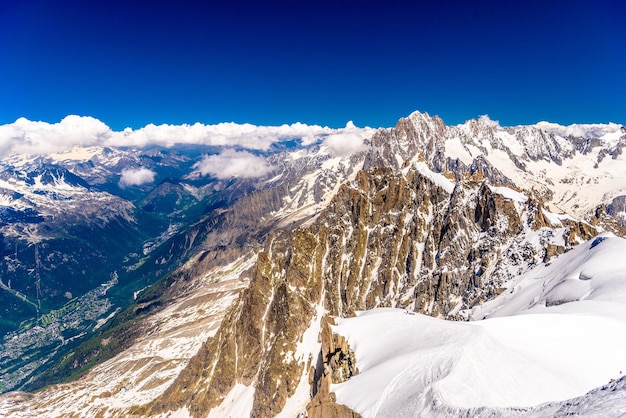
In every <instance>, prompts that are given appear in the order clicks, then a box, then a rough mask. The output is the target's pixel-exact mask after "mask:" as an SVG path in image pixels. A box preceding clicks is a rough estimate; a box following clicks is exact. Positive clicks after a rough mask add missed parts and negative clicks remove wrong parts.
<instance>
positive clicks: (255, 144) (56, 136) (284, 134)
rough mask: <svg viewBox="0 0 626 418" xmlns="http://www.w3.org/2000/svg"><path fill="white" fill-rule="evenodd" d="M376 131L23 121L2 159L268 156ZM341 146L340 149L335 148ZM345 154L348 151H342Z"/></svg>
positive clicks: (4, 140)
mask: <svg viewBox="0 0 626 418" xmlns="http://www.w3.org/2000/svg"><path fill="white" fill-rule="evenodd" d="M373 132H374V129H371V128H357V127H355V126H354V124H352V122H349V123H348V124H347V125H346V127H345V128H341V129H332V128H328V127H321V126H318V125H305V124H303V123H300V122H296V123H293V124H291V125H286V124H285V125H280V126H256V125H252V124H249V123H245V124H237V123H232V122H229V123H219V124H216V125H203V124H201V123H195V124H193V125H187V124H183V125H167V124H163V125H158V126H157V125H154V124H149V125H146V126H145V127H143V128H141V129H137V130H133V129H130V128H126V129H124V130H123V131H121V132H117V131H113V130H111V129H110V128H109V127H108V126H107V125H105V124H104V123H102V122H101V121H99V120H98V119H95V118H92V117H89V116H76V115H70V116H67V117H65V118H64V119H63V120H62V121H61V122H58V123H47V122H33V121H29V120H27V119H25V118H20V119H18V120H17V121H15V122H14V123H11V124H7V125H0V158H2V157H6V156H8V155H12V154H22V153H27V154H35V155H36V154H39V155H41V154H49V153H52V152H62V151H66V150H70V149H72V148H73V147H74V146H77V145H81V146H92V145H99V146H137V147H143V146H147V145H160V146H165V147H171V146H174V145H176V144H198V145H213V146H224V147H235V146H237V147H241V148H246V149H251V150H261V151H267V150H269V149H270V147H271V146H272V144H274V143H277V142H281V141H285V140H288V139H298V138H301V139H302V142H301V143H302V145H303V146H308V145H311V144H314V143H315V142H317V141H322V140H324V139H330V142H329V143H330V144H331V145H332V144H333V143H334V142H335V141H338V138H334V139H333V136H335V135H345V134H354V135H357V136H359V137H361V138H364V137H370V136H371V135H372V133H373ZM336 145H338V144H336ZM330 148H332V149H335V148H333V147H332V146H331V147H330ZM339 148H341V150H340V151H345V146H339Z"/></svg>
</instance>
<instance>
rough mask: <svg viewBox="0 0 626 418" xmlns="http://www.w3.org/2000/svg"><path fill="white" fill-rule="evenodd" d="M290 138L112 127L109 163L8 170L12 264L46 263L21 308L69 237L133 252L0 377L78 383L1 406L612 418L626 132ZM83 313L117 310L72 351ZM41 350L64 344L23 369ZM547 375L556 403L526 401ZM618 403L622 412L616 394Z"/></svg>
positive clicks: (28, 275)
mask: <svg viewBox="0 0 626 418" xmlns="http://www.w3.org/2000/svg"><path fill="white" fill-rule="evenodd" d="M24 123H25V122H23V121H22V123H21V125H20V126H22V125H24ZM155 128H158V127H153V128H151V129H155ZM296 128H297V129H296V130H297V131H298V132H299V135H301V136H297V135H294V134H293V132H295V131H294V128H293V127H292V128H290V131H291V132H292V135H291V136H289V135H287V136H279V135H277V136H276V138H275V139H268V138H269V137H268V134H267V132H273V131H272V129H270V128H261V127H260V128H259V134H258V138H259V140H260V141H266V143H268V144H270V145H268V146H266V147H264V148H263V149H259V148H250V147H247V146H246V145H245V144H250V143H251V142H250V138H254V137H255V133H254V131H253V130H252V131H251V130H249V129H248V127H246V129H243V128H242V129H239V128H237V127H236V126H229V129H231V130H233V131H236V132H241V135H244V136H245V138H244V139H235V140H233V144H235V145H234V146H226V147H224V143H223V142H222V143H221V144H220V145H215V143H216V142H215V141H216V140H215V137H211V140H210V141H209V140H205V139H198V141H197V142H198V143H197V144H195V145H194V144H193V143H190V142H189V141H188V140H186V141H187V142H185V145H184V146H178V147H177V146H174V147H171V146H169V145H168V146H166V145H163V143H164V140H163V137H162V136H159V135H154V133H152V135H153V136H155V137H159V138H161V139H160V141H162V142H161V143H159V144H158V145H145V144H144V145H143V146H137V145H135V146H133V147H119V146H114V145H111V142H112V138H116V137H115V135H114V134H111V133H107V132H105V134H101V135H100V136H98V138H99V137H101V136H103V135H104V136H107V135H108V137H107V138H109V139H108V140H107V141H108V142H107V144H105V145H106V146H105V145H93V144H89V146H77V147H74V148H72V149H70V150H66V151H59V150H55V153H51V154H47V155H44V156H33V155H28V156H27V155H23V154H21V155H13V156H10V157H7V158H5V159H4V160H3V162H2V164H3V166H2V167H3V170H2V173H0V176H2V177H1V179H2V182H3V183H1V184H0V185H1V186H2V188H3V190H6V191H3V194H2V196H4V197H2V199H3V200H2V203H3V207H2V210H3V211H4V212H0V213H4V214H5V215H3V217H2V218H1V219H2V220H3V221H4V223H5V224H6V225H4V226H2V229H0V232H1V233H2V234H3V236H4V237H5V241H6V240H7V239H8V238H7V237H11V240H12V241H10V242H9V245H6V244H5V248H7V251H6V255H5V257H4V260H5V263H6V265H7V266H9V265H11V264H9V261H10V259H11V255H10V254H9V253H10V252H11V251H10V250H11V249H13V247H14V246H15V245H16V244H15V243H17V246H18V247H20V246H22V247H23V248H25V249H29V250H30V251H31V252H32V253H33V255H35V254H37V258H39V259H40V260H41V261H39V262H38V263H33V264H32V265H31V266H30V267H29V266H28V261H27V258H26V257H22V258H21V259H19V260H18V261H19V263H20V265H22V266H23V271H24V272H25V274H24V275H23V277H22V278H20V279H18V278H17V276H15V277H14V278H13V279H12V283H11V285H9V286H7V285H6V281H5V280H4V278H3V284H4V288H3V292H4V293H5V294H4V296H6V297H7V300H11V301H13V302H12V303H14V305H15V304H23V303H27V299H29V297H30V300H31V302H34V303H35V304H37V300H41V301H44V299H45V297H41V296H40V293H39V290H37V289H35V293H34V294H35V296H37V298H33V297H32V295H33V292H32V290H33V289H32V288H34V285H33V284H31V285H30V286H31V287H28V286H25V285H24V283H35V282H37V280H40V281H39V282H38V283H39V284H38V286H41V284H42V283H44V281H43V280H41V279H40V278H41V277H42V274H41V272H42V271H44V266H47V267H46V268H47V269H48V270H50V267H49V266H50V264H51V263H48V264H46V263H47V262H48V260H49V259H50V258H45V257H42V254H43V251H44V249H45V246H46V245H48V246H50V245H52V244H51V243H53V242H54V240H55V239H58V235H59V233H58V231H64V232H63V234H62V235H63V238H64V239H67V237H68V236H69V237H70V240H79V239H84V237H85V231H92V232H86V234H91V235H92V236H100V237H102V236H104V237H107V236H108V237H114V236H116V233H106V234H103V233H101V232H96V229H94V228H95V226H94V225H99V226H98V227H99V228H103V225H108V223H107V221H108V222H111V221H110V220H111V219H116V220H119V221H117V225H119V229H120V230H121V231H135V232H133V235H134V238H133V239H127V238H121V237H122V236H121V235H118V237H119V238H120V239H122V240H123V241H124V242H125V243H126V245H127V248H124V249H123V250H122V251H120V253H119V254H118V255H117V256H116V257H117V259H115V260H114V259H110V260H109V261H108V262H107V263H105V264H106V269H108V270H105V269H104V268H103V271H107V273H111V274H110V275H109V274H107V275H106V276H105V277H104V279H102V280H100V281H95V282H94V285H95V286H96V287H100V284H104V285H105V286H104V287H103V288H102V289H105V288H106V289H107V290H105V291H104V293H102V292H100V293H97V294H96V293H89V292H90V290H89V288H88V287H87V288H85V289H84V291H83V295H86V296H84V298H83V299H79V300H78V302H80V303H76V301H75V300H74V299H73V298H75V297H76V295H74V294H73V293H72V295H71V296H72V297H73V298H68V300H69V302H67V303H66V304H62V306H61V307H58V306H57V307H52V305H51V307H49V308H48V311H47V312H45V311H44V308H45V306H44V308H42V309H41V312H42V313H45V314H46V315H42V317H43V318H45V320H40V319H36V321H37V322H34V323H32V325H31V326H30V327H28V329H26V330H25V329H21V330H20V329H18V328H19V327H17V326H16V327H15V330H14V331H12V333H11V334H9V335H8V337H7V336H5V339H4V342H3V348H4V349H5V351H6V352H7V353H11V354H10V355H8V356H5V357H4V358H0V362H3V363H2V364H3V367H4V370H6V373H5V372H3V378H4V379H5V381H6V377H8V376H10V377H11V382H18V381H20V382H22V383H23V382H26V383H27V384H26V386H25V387H26V388H29V389H33V388H36V387H40V386H43V385H46V384H48V383H50V382H53V381H55V379H58V378H62V377H73V378H75V377H77V376H79V375H82V374H84V373H86V374H85V375H84V376H83V377H82V378H80V379H79V380H77V381H73V382H70V383H66V384H63V385H52V386H50V387H48V388H46V389H45V390H43V391H42V392H38V393H37V394H32V395H31V394H25V393H22V392H13V393H9V394H7V395H5V396H4V397H0V410H6V411H8V413H11V414H12V415H15V416H32V414H39V415H41V414H44V415H51V416H55V415H62V414H67V413H75V414H79V415H81V414H82V415H85V414H87V415H97V414H102V415H104V416H125V415H129V414H130V415H133V414H134V415H139V416H156V415H162V416H167V415H168V414H170V413H174V414H178V415H180V416H187V415H191V416H207V415H209V416H229V415H236V416H246V415H250V416H255V417H256V416H258V417H260V416H296V415H298V414H301V413H303V414H304V413H308V415H309V416H310V417H316V416H329V414H334V416H357V415H356V414H357V413H358V414H361V415H363V416H400V415H397V414H398V413H401V412H402V413H405V414H408V415H410V416H415V415H421V416H427V415H433V416H437V415H441V416H444V415H446V414H450V413H454V414H460V415H463V414H465V415H466V416H480V415H481V414H482V415H483V416H492V415H494V414H495V415H496V416H498V414H499V415H502V416H507V414H509V413H511V414H518V415H520V416H525V414H531V413H534V414H535V416H541V414H542V413H544V412H545V413H548V414H551V413H553V412H554V413H556V412H555V411H557V410H559V408H561V409H560V410H561V411H567V410H570V409H568V408H570V406H571V404H570V405H568V404H566V403H563V404H559V402H566V399H569V398H576V397H581V396H583V398H577V399H579V400H578V401H576V402H581V405H582V404H584V405H587V406H589V407H594V406H593V405H598V404H599V401H597V400H596V399H599V397H602V396H603V392H602V391H595V392H594V388H597V387H600V386H602V385H603V384H607V383H608V382H609V380H610V379H619V377H620V376H619V370H622V369H623V365H622V363H620V362H621V361H622V360H621V358H620V356H619V354H618V353H619V347H620V346H621V345H622V344H621V343H622V342H623V341H622V339H621V338H622V337H621V335H624V333H623V328H624V322H623V319H624V316H623V314H622V313H621V312H623V309H624V306H623V304H624V303H625V302H626V299H624V295H623V294H622V293H621V291H620V289H621V287H622V284H621V282H622V281H624V280H626V278H625V277H624V276H623V274H622V270H624V269H623V266H622V267H620V266H619V265H617V266H616V267H615V268H613V267H610V268H609V267H606V268H605V269H604V270H603V269H602V268H599V267H598V266H609V265H610V263H609V262H608V261H607V260H613V259H615V258H619V257H617V256H616V254H617V253H620V251H623V249H624V248H623V242H624V240H623V238H620V236H623V235H624V234H625V233H626V230H625V229H624V220H625V219H626V213H625V212H624V202H626V165H625V164H624V161H623V159H624V157H623V154H622V149H623V147H624V145H626V132H625V131H624V128H623V127H621V126H619V125H616V124H608V125H572V126H569V127H562V126H558V125H554V124H548V123H545V122H542V123H539V124H537V125H534V126H520V127H506V128H505V127H500V126H499V125H498V123H497V122H494V121H491V120H489V119H488V118H487V117H481V118H479V119H477V120H471V121H468V122H466V123H465V124H463V125H458V126H446V125H445V124H444V123H443V121H441V119H439V118H437V117H430V116H428V115H427V114H421V113H418V112H416V113H414V114H412V115H410V116H409V117H408V118H404V119H401V120H400V121H399V122H398V124H397V126H396V127H395V128H393V129H381V130H378V131H376V132H374V131H373V130H369V129H364V130H359V129H358V128H355V127H354V126H353V125H350V124H349V125H348V126H346V128H345V129H344V130H341V131H337V132H333V131H329V130H320V129H317V128H315V129H313V130H312V132H315V134H314V135H313V136H305V135H304V134H303V132H308V131H311V130H310V129H308V130H307V129H305V128H306V127H303V126H297V127H296ZM99 129H100V128H99ZM181 129H182V128H181ZM185 129H187V128H185ZM190 129H191V128H190ZM285 129H286V128H283V130H285ZM105 131H106V130H105ZM167 131H168V132H170V133H171V134H172V135H178V134H177V132H178V131H177V130H175V129H172V128H171V127H167ZM197 131H198V132H199V130H198V129H196V130H195V131H194V132H197ZM206 131H207V132H211V131H212V130H211V129H208V128H207V129H206ZM185 132H186V131H185ZM0 133H1V131H0ZM25 135H26V134H25ZM128 135H130V134H128ZM281 135H282V134H281ZM185 138H186V137H185ZM198 138H199V137H198ZM209 143H210V144H209ZM107 199H109V200H107ZM97 202H101V203H100V206H98V203H97ZM59 217H61V218H62V219H64V221H63V222H59V224H58V225H57V224H55V223H53V222H52V220H53V219H59ZM122 220H123V222H125V223H124V224H122V223H121V222H122ZM70 221H71V222H74V224H76V225H80V226H81V228H83V229H81V233H80V234H79V233H73V232H72V231H69V232H68V228H67V227H66V226H64V225H67V224H68V223H70ZM62 228H65V229H62ZM9 231H15V232H11V233H12V234H13V235H11V233H9ZM97 231H100V230H97ZM607 231H610V232H607ZM55 233H56V234H57V235H54V234H55ZM72 233H73V235H72ZM611 233H612V234H614V235H610V234H611ZM44 234H46V235H44ZM33 236H36V237H40V238H39V241H37V244H35V243H34V241H33V238H32V237H33ZM28 237H30V241H28V239H29V238H28ZM92 241H93V240H92ZM96 244H97V241H96ZM101 244H102V245H101V248H102V249H106V248H107V247H108V246H110V245H111V243H110V241H106V240H102V243H101ZM92 245H95V244H92ZM96 247H97V248H100V247H98V246H97V245H96ZM68 248H69V249H68V250H67V254H68V255H67V256H66V257H68V259H70V260H71V259H74V260H79V258H78V256H77V255H76V254H78V253H79V251H77V250H76V249H77V248H80V247H78V246H75V245H68ZM24 251H25V250H24ZM24 251H22V253H24V254H25V252H24ZM18 253H19V252H18ZM58 253H59V255H60V254H61V251H60V250H59V251H58ZM16 259H17V256H16ZM116 260H117V261H116ZM84 261H85V260H84V259H83V263H84ZM91 263H96V261H91ZM14 264H15V263H14ZM55 265H56V264H55ZM60 265H62V264H60ZM29 268H30V270H29ZM579 270H580V271H579ZM5 271H6V272H7V276H5V277H6V278H7V279H9V278H10V277H12V276H11V274H12V271H11V270H10V269H9V267H5ZM112 273H115V275H113V274H112ZM574 276H576V277H574ZM51 277H52V276H51ZM70 277H76V276H70ZM581 277H583V278H582V279H581ZM34 279H37V280H34ZM20 281H21V282H22V285H23V286H24V287H23V288H18V287H17V284H16V283H19V282H20ZM539 282H541V285H539V284H538V283H539ZM55 283H56V282H55ZM61 284H62V283H61ZM94 285H92V288H93V286H94ZM51 287H52V286H48V288H51ZM29 292H31V293H29ZM24 298H26V299H24ZM20 300H22V302H20ZM87 301H90V303H94V304H95V302H97V301H101V302H102V303H100V305H98V306H100V307H99V308H98V309H95V308H94V309H93V311H94V312H96V311H97V312H98V315H97V316H96V317H94V318H93V319H92V320H91V322H90V325H89V326H87V325H86V326H84V327H83V328H81V329H80V330H78V329H76V331H74V332H73V333H68V331H65V333H63V329H62V328H63V327H65V326H66V324H67V323H68V321H65V320H58V321H55V320H54V319H52V316H51V315H50V312H51V311H50V309H51V308H52V309H53V310H54V313H55V314H56V315H57V316H62V315H68V314H69V313H71V312H78V311H79V309H77V308H75V306H87V303H86V302H87ZM104 301H106V303H104ZM70 302H72V303H70ZM40 303H43V302H40ZM567 307H571V312H570V311H568V309H569V308H567ZM557 311H558V315H557ZM355 315H357V316H356V317H354V316H355ZM424 315H429V316H424ZM24 316H27V315H24ZM430 316H432V317H434V318H430ZM353 317H354V318H353ZM497 317H498V318H497ZM333 323H335V324H336V325H332V324H333ZM574 324H577V325H576V326H577V327H578V328H577V333H576V334H574V333H573V332H572V331H573V329H574V328H573V327H574V326H575V325H574ZM55 327H57V328H55ZM54 329H57V331H55V332H56V333H55V332H53V330H54ZM46 333H47V334H46ZM36 335H43V336H45V338H46V339H48V340H51V341H57V342H59V343H58V344H55V345H53V346H52V347H48V348H45V349H44V348H42V350H44V352H45V353H47V354H45V355H44V354H42V353H43V352H35V353H32V352H31V354H32V355H33V358H35V357H36V358H37V359H39V360H38V362H30V363H27V364H26V365H24V364H23V363H18V361H17V358H18V357H20V356H22V355H23V354H24V353H28V351H25V350H27V347H29V346H30V343H31V342H32V341H33V340H36V339H37V337H36ZM383 335H384V338H383ZM51 336H52V337H51ZM40 338H41V337H40ZM552 339H556V340H555V341H556V342H554V341H552ZM67 340H70V342H69V343H68V342H67ZM557 340H558V341H557ZM83 341H84V342H83ZM551 341H552V342H551ZM598 341H601V342H603V344H601V346H602V347H606V349H604V348H603V349H602V350H604V351H599V350H600V349H599V348H598V344H597V343H598ZM81 342H82V343H81ZM20 344H22V345H20ZM594 344H595V345H594ZM183 347H184V348H183ZM20 350H22V351H20ZM45 350H48V351H45ZM590 352H591V354H589V353H590ZM585 355H586V359H587V360H586V361H585V362H584V367H583V366H581V367H579V368H578V369H576V371H571V370H570V369H568V367H569V366H571V363H572V362H574V359H578V358H580V357H582V356H585ZM551 356H552V357H551ZM424 359H426V360H424ZM570 360H571V362H569V361H570ZM99 363H101V364H100V365H98V364H99ZM29 367H30V368H29ZM615 370H616V371H615ZM504 371H507V372H506V373H504ZM20 373H21V374H20ZM512 373H516V374H519V381H518V380H515V379H513V380H511V379H510V378H509V376H510V374H512ZM16 376H23V378H21V379H22V380H20V379H18V378H17V377H16ZM539 378H540V379H542V382H543V383H544V386H546V388H543V386H542V387H541V388H543V389H541V388H539V387H537V388H538V389H541V390H537V391H533V390H530V389H528V388H527V386H528V385H529V382H530V381H531V379H539ZM507 379H509V380H507ZM100 382H107V383H106V384H101V383H100ZM22 383H19V385H21V384H22ZM458 385H461V386H462V387H464V388H465V387H466V386H467V388H468V389H467V391H465V390H457V387H458ZM533 385H534V384H533ZM533 385H530V386H533ZM622 386H623V385H621V384H615V385H613V386H611V387H613V388H616V390H621V389H619V388H621V387H622ZM5 387H6V384H5ZM16 387H19V386H10V387H9V388H10V389H14V388H16ZM494 387H496V388H497V389H498V390H494ZM364 388H368V389H367V390H365V389H364ZM470 389H471V390H470ZM500 389H502V390H500ZM589 391H591V392H589ZM587 392H589V394H588V395H585V394H586V393H587ZM611 399H612V401H611V402H613V404H612V405H613V407H612V408H613V409H611V410H614V411H618V408H619V407H620V406H619V405H620V403H619V399H624V397H621V398H620V397H619V396H617V397H612V398H611ZM546 402H548V403H547V404H546ZM572 402H574V401H572ZM547 411H550V412H547ZM489 414H492V415H489ZM530 416H532V415H530Z"/></svg>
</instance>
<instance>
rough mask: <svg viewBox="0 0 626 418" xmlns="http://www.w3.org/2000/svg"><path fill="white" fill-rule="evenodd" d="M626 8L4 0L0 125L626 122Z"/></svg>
mask: <svg viewBox="0 0 626 418" xmlns="http://www.w3.org/2000/svg"><path fill="white" fill-rule="evenodd" d="M204 3H207V4H204ZM261 3H264V4H261ZM625 3H626V2H623V1H621V0H613V1H607V0H591V1H574V0H572V1H536V2H535V1H524V0H519V1H506V0H501V1H487V2H479V1H467V2H461V1H458V2H453V1H432V0H430V1H427V2H420V1H413V2H410V1H406V2H402V1H393V0H386V1H380V2H377V4H370V3H367V2H356V1H353V2H352V1H341V0H339V1H270V2H249V3H248V2H241V1H230V2H227V1H207V2H185V1H182V0H180V1H176V0H171V1H160V0H151V1H145V2H132V1H130V0H127V1H118V0H107V1H90V0H84V1H78V0H74V1H70V0H48V1H43V0H2V1H0V124H4V123H10V122H13V121H15V120H16V119H17V118H18V117H20V116H24V117H26V118H28V119H31V120H44V121H48V122H57V121H59V120H60V119H62V118H63V117H64V116H66V115H68V114H79V115H88V116H94V117H96V118H98V119H100V120H102V121H103V122H105V123H106V124H108V125H109V126H111V127H112V128H114V129H116V130H120V129H123V128H124V127H126V126H130V127H133V128H139V127H142V126H144V125H146V124H147V123H156V124H161V123H175V124H178V123H194V122H197V121H198V122H202V123H218V122H227V121H235V122H250V123H254V124H265V125H268V124H269V125H277V124H282V123H292V122H296V121H300V122H305V123H309V124H319V125H328V126H331V127H339V126H344V125H345V123H346V122H347V121H348V120H353V121H354V122H355V123H356V124H357V125H358V126H364V125H369V126H373V127H379V126H393V125H395V122H396V121H397V119H398V118H400V117H402V116H406V115H408V114H409V113H411V112H412V111H414V110H420V111H425V112H428V113H430V114H437V115H439V116H441V117H442V118H443V119H444V121H445V122H446V123H449V124H456V123H462V122H464V121H465V120H466V119H469V118H474V117H477V116H479V115H482V114H489V115H490V116H491V118H492V119H496V120H499V121H500V123H501V124H502V125H515V124H527V123H535V122H537V121H540V120H549V121H552V122H558V123H562V124H570V123H574V122H579V123H590V122H608V121H613V122H618V123H626V6H625V5H624V4H625Z"/></svg>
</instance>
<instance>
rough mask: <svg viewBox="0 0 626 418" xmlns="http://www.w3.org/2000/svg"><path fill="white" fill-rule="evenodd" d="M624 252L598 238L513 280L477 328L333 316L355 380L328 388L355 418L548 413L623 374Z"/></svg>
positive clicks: (396, 313)
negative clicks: (350, 351) (353, 359)
mask: <svg viewBox="0 0 626 418" xmlns="http://www.w3.org/2000/svg"><path fill="white" fill-rule="evenodd" d="M625 254H626V240H624V239H622V238H617V237H614V236H611V235H608V234H607V235H603V236H600V237H597V238H595V239H594V240H591V241H589V242H587V243H585V244H582V245H580V246H578V247H577V248H575V249H574V250H572V251H570V252H568V253H566V254H564V255H562V256H561V257H559V258H558V259H556V260H555V261H554V262H553V263H552V264H551V265H549V266H545V265H541V266H539V267H537V268H535V269H533V270H531V271H529V272H528V273H526V274H525V275H523V276H521V277H519V278H518V279H517V280H516V281H515V282H514V283H513V284H512V286H511V288H510V289H509V290H508V291H507V292H505V293H504V294H502V295H500V296H499V297H497V298H495V299H494V300H493V301H491V302H490V303H487V304H485V305H484V306H482V307H480V308H479V309H477V310H476V311H475V313H474V317H475V318H482V317H483V316H487V317H488V318H489V319H485V320H481V321H472V322H448V321H444V320H440V319H434V318H430V317H426V316H422V315H413V314H409V313H407V312H406V311H402V310H398V309H390V308H384V309H375V310H372V311H366V312H362V313H360V314H359V315H358V316H357V317H355V318H347V319H338V325H337V326H336V327H335V329H334V331H335V332H336V333H338V334H341V335H343V336H345V337H346V338H347V340H348V342H349V344H350V347H351V348H352V349H353V350H354V351H355V355H356V359H357V367H358V369H359V371H360V374H358V375H356V376H354V377H352V378H351V379H350V380H348V381H347V382H344V383H341V384H336V385H333V387H332V389H331V390H332V391H334V392H335V393H336V395H337V402H338V403H341V404H345V405H347V406H349V407H351V408H353V409H354V410H356V411H357V412H359V413H361V414H362V415H363V416H364V417H376V416H379V417H391V416H393V417H401V416H445V415H449V414H454V415H459V414H468V413H469V414H470V415H473V414H474V412H476V411H479V410H480V411H482V412H483V413H485V411H486V410H489V411H492V412H493V414H494V415H495V416H506V415H511V414H513V413H515V414H519V413H521V412H522V411H525V412H526V413H530V412H531V411H535V413H536V414H539V415H541V411H543V412H547V409H546V408H548V407H547V406H545V405H544V406H541V404H544V403H547V402H552V406H551V408H550V409H551V411H554V410H555V409H558V408H556V407H555V406H554V405H555V403H556V402H560V401H564V400H567V399H570V398H575V397H579V396H582V395H585V394H586V393H587V392H589V391H591V390H593V389H594V388H597V387H600V386H602V385H604V384H607V383H608V382H609V381H611V380H612V379H619V378H620V376H621V373H623V372H624V371H626V357H625V356H624V355H623V353H624V346H626V306H625V305H626V259H624V257H623V256H624V255H625ZM511 291H512V293H511ZM492 317H494V318H493V319H492ZM621 399H623V397H622V398H621ZM616 408H617V406H616ZM469 411H474V412H469ZM616 411H617V409H616ZM487 415H488V414H487ZM592 415H593V414H592ZM485 416H486V415H485Z"/></svg>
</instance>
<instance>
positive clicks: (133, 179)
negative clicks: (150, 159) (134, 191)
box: [119, 167, 156, 187]
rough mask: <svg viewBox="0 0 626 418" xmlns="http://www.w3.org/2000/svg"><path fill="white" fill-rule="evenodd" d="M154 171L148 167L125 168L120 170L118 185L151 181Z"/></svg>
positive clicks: (139, 184)
mask: <svg viewBox="0 0 626 418" xmlns="http://www.w3.org/2000/svg"><path fill="white" fill-rule="evenodd" d="M154 176H156V173H155V172H154V171H152V170H150V169H148V168H145V167H141V168H125V169H124V170H122V177H121V178H120V181H119V185H120V187H129V186H141V185H142V184H147V183H152V182H153V181H154Z"/></svg>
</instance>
